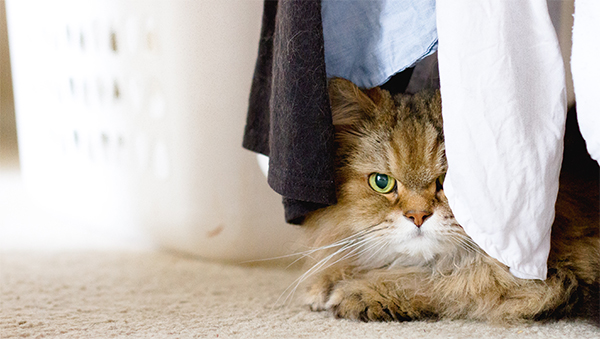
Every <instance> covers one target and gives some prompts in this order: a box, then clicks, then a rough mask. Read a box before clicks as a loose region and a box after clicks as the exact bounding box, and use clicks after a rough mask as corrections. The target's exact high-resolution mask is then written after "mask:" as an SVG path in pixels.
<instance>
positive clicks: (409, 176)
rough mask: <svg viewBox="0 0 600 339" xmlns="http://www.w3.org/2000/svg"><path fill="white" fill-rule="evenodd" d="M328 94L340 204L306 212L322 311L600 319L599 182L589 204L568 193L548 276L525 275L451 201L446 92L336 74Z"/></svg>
mask: <svg viewBox="0 0 600 339" xmlns="http://www.w3.org/2000/svg"><path fill="white" fill-rule="evenodd" d="M329 95H330V101H331V107H332V115H333V122H334V126H335V129H336V160H335V161H336V170H335V171H336V172H335V177H336V184H337V187H338V188H337V197H338V203H337V204H336V205H333V206H330V207H326V208H323V209H320V210H317V211H315V212H312V213H310V214H309V215H308V216H307V218H306V220H305V223H304V224H305V227H303V228H304V229H305V230H306V234H307V239H308V242H309V246H310V248H312V249H313V250H311V251H310V257H311V260H310V262H309V263H308V267H309V268H308V269H307V271H306V273H305V275H304V276H303V279H304V278H306V277H310V280H309V284H308V288H307V291H306V303H307V304H308V305H309V307H310V309H311V310H313V311H327V312H330V313H331V314H333V315H334V316H335V317H338V318H347V319H353V320H361V321H406V320H418V319H460V318H462V319H473V320H483V321H490V322H496V323H507V322H514V321H524V320H542V319H550V318H562V317H585V316H587V317H591V318H593V319H595V321H596V322H597V321H598V309H599V308H600V304H599V300H598V292H599V288H600V287H599V286H600V285H599V283H600V238H599V230H598V206H597V201H598V200H597V192H596V193H594V192H593V189H592V190H591V191H592V195H594V194H595V196H594V197H595V199H596V200H593V199H592V200H588V202H589V201H595V202H596V206H595V207H594V206H593V205H594V204H593V203H591V204H589V206H588V207H589V208H588V209H584V210H582V209H581V208H580V207H578V206H577V204H576V203H574V202H573V201H570V200H569V199H564V198H563V197H562V196H559V200H558V202H557V217H556V222H555V225H554V226H553V231H552V245H551V253H550V257H549V260H548V277H547V280H545V281H542V280H525V279H519V278H516V277H514V276H513V275H512V274H511V273H510V272H509V270H508V267H506V266H505V265H503V264H502V263H500V262H499V261H497V260H496V259H494V258H492V257H490V256H489V255H487V254H486V253H485V252H484V251H483V250H482V249H480V248H479V247H478V246H477V244H475V243H474V242H473V241H472V240H471V239H470V238H469V236H468V235H467V234H466V233H465V231H464V230H463V228H462V227H461V226H460V225H459V224H458V223H457V221H456V220H455V219H454V216H453V214H452V211H451V209H450V207H449V205H448V201H447V198H446V196H445V195H444V189H443V181H444V175H445V173H446V170H447V163H446V158H445V151H444V136H443V130H442V115H441V107H442V106H441V97H440V93H439V91H423V92H419V93H417V94H414V95H406V94H399V95H396V96H394V97H392V96H391V95H390V94H389V92H387V91H385V90H382V89H380V88H374V89H370V90H361V89H359V88H358V87H357V86H355V85H354V84H353V83H352V82H350V81H348V80H345V79H340V78H335V79H332V80H330V82H329ZM561 190H562V187H561ZM573 191H574V193H575V194H577V193H578V192H579V191H581V190H577V189H574V190H573ZM579 193H581V192H579ZM561 194H562V193H561ZM580 199H581V198H580ZM575 202H576V201H575ZM561 210H562V211H564V212H561ZM590 220H591V221H590Z"/></svg>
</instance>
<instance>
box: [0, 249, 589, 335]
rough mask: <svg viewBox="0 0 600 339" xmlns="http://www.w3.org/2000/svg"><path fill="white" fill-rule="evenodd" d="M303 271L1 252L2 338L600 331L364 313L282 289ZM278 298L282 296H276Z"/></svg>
mask: <svg viewBox="0 0 600 339" xmlns="http://www.w3.org/2000/svg"><path fill="white" fill-rule="evenodd" d="M299 274H300V272H299V271H298V270H296V269H286V268H284V267H276V266H264V265H259V266H251V265H250V266H249V265H226V264H222V263H215V262H207V261H203V260H200V259H197V258H191V257H186V256H180V255H177V254H174V253H169V252H161V251H62V252H56V251H46V252H44V251H38V252H34V251H24V252H19V251H3V252H0V337H1V338H55V337H56V338H125V337H127V338H486V339H491V338H598V337H600V331H599V330H598V329H597V328H595V327H594V326H591V325H588V324H586V323H583V322H574V321H559V322H552V323H547V324H540V323H529V324H520V325H515V326H509V327H498V326H491V325H488V324H484V323H479V322H469V321H439V322H406V323H360V322H353V321H347V320H338V319H334V318H332V317H330V316H328V315H327V314H325V313H314V312H310V311H309V310H308V309H307V308H305V307H303V306H302V305H301V303H300V302H299V300H298V299H299V298H298V297H296V298H292V300H291V301H290V300H288V301H286V302H284V301H283V299H284V298H281V299H279V297H280V296H285V295H286V289H287V288H288V287H289V286H292V285H293V283H294V281H295V279H296V278H297V277H298V276H299ZM278 299H279V300H278Z"/></svg>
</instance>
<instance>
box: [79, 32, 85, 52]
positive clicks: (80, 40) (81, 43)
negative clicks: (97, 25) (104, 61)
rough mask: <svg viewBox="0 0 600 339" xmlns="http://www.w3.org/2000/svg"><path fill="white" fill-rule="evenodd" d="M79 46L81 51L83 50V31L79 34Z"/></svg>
mask: <svg viewBox="0 0 600 339" xmlns="http://www.w3.org/2000/svg"><path fill="white" fill-rule="evenodd" d="M79 47H81V50H82V51H83V50H85V35H84V34H83V32H81V33H80V34H79Z"/></svg>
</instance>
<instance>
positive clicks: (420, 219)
mask: <svg viewBox="0 0 600 339" xmlns="http://www.w3.org/2000/svg"><path fill="white" fill-rule="evenodd" d="M431 214H432V213H431V212H429V211H408V212H406V213H404V216H405V217H407V218H408V219H410V220H412V222H413V223H414V224H415V226H417V227H421V225H423V223H424V222H425V219H427V218H429V217H430V216H431Z"/></svg>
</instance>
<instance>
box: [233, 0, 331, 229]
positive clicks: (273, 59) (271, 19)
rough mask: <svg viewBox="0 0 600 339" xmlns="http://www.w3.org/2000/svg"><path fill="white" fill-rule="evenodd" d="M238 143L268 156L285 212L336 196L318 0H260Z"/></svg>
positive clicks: (296, 216) (295, 213) (299, 215)
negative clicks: (257, 36) (261, 9)
mask: <svg viewBox="0 0 600 339" xmlns="http://www.w3.org/2000/svg"><path fill="white" fill-rule="evenodd" d="M258 53H259V55H258V58H257V62H256V68H255V73H254V78H253V81H252V88H251V93H250V102H249V109H248V118H247V123H246V129H245V133H244V140H243V146H244V147H245V148H247V149H249V150H251V151H255V152H258V153H262V154H264V155H268V156H269V178H268V181H269V185H270V186H271V188H273V189H274V190H275V191H276V192H277V193H279V194H281V195H282V196H283V203H284V207H285V219H286V221H287V222H289V223H293V224H301V223H302V220H303V219H304V216H305V215H306V214H307V213H309V212H311V211H314V210H316V209H318V208H322V207H325V206H329V205H332V204H335V203H336V202H337V201H336V192H335V183H334V179H333V162H334V161H333V159H334V129H333V124H332V121H331V108H330V106H329V96H328V93H327V75H326V73H325V56H324V52H323V27H322V23H321V2H320V1H319V0H311V1H307V0H305V1H300V0H280V1H265V4H264V14H263V22H262V31H261V39H260V42H259V52H258Z"/></svg>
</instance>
